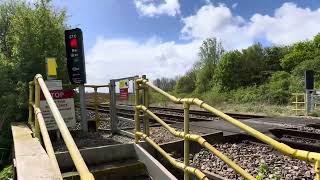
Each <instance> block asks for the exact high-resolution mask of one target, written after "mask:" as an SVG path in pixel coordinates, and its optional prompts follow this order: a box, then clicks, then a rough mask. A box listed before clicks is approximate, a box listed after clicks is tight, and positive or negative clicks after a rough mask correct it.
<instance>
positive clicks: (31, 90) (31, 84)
mask: <svg viewBox="0 0 320 180" xmlns="http://www.w3.org/2000/svg"><path fill="white" fill-rule="evenodd" d="M33 87H34V85H33V82H29V104H28V105H29V118H28V123H29V125H30V126H31V125H32V116H33V107H32V103H33V95H34V90H33V89H34V88H33Z"/></svg>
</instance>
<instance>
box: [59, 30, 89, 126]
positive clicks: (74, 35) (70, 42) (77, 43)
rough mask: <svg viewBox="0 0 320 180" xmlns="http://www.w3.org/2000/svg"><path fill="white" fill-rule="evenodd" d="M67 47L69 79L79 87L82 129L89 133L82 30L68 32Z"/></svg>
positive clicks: (66, 34)
mask: <svg viewBox="0 0 320 180" xmlns="http://www.w3.org/2000/svg"><path fill="white" fill-rule="evenodd" d="M65 45H66V56H67V67H68V74H69V79H70V82H71V83H72V84H76V85H78V87H79V94H80V110H81V127H82V130H83V131H84V132H88V123H87V119H86V102H85V90H84V84H85V83H86V68H85V58H84V48H83V36H82V31H81V29H79V28H76V29H70V30H66V31H65Z"/></svg>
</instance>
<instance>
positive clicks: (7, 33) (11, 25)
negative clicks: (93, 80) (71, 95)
mask: <svg viewBox="0 0 320 180" xmlns="http://www.w3.org/2000/svg"><path fill="white" fill-rule="evenodd" d="M65 26H66V12H65V11H64V10H62V11H60V10H55V9H54V8H53V7H52V6H51V5H50V3H49V2H47V1H41V2H40V1H37V2H35V3H34V4H33V5H32V6H31V5H30V4H28V3H26V2H25V1H14V0H12V1H7V2H3V3H1V4H0V81H1V84H2V86H1V87H0V93H1V97H0V104H1V105H0V115H1V116H0V121H2V122H4V126H3V129H2V130H1V131H0V146H9V145H8V143H5V142H4V140H3V139H2V138H3V137H7V136H8V135H10V133H9V130H10V128H9V127H10V122H11V121H16V120H18V121H26V120H27V119H26V118H27V111H26V110H27V103H28V82H29V81H31V80H32V79H33V77H34V75H35V74H37V73H41V74H42V75H43V76H44V77H45V57H56V58H57V63H58V72H59V77H60V78H62V79H64V80H65V82H68V79H67V78H66V75H67V74H66V68H65V67H66V66H65V58H64V57H65V49H64V29H65ZM6 139H9V138H6Z"/></svg>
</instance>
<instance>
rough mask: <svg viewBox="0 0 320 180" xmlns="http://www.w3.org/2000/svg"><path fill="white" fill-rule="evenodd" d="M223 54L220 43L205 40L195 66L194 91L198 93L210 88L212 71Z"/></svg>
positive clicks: (213, 40)
mask: <svg viewBox="0 0 320 180" xmlns="http://www.w3.org/2000/svg"><path fill="white" fill-rule="evenodd" d="M223 52H224V49H223V47H222V44H221V42H218V41H217V39H216V38H211V39H207V40H205V41H204V42H203V43H202V46H201V47H200V52H199V57H200V60H199V61H198V62H197V63H196V64H195V69H196V72H197V73H196V90H197V92H199V93H202V92H205V91H207V90H209V89H210V88H211V85H212V80H213V76H214V71H215V69H216V66H217V65H218V63H219V62H220V59H221V56H222V54H223Z"/></svg>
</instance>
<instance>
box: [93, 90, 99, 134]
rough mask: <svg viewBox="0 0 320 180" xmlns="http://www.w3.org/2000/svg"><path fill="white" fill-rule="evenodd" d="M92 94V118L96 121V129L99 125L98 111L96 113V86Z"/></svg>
mask: <svg viewBox="0 0 320 180" xmlns="http://www.w3.org/2000/svg"><path fill="white" fill-rule="evenodd" d="M93 89H94V96H93V105H94V119H95V122H96V130H97V129H98V127H99V123H100V118H99V113H98V99H97V98H98V97H97V94H98V87H94V88H93Z"/></svg>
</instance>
